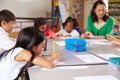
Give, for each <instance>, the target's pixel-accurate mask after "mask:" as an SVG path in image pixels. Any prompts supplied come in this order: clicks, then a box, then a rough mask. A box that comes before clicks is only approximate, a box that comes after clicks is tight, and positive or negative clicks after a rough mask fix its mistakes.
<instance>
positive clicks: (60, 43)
mask: <svg viewBox="0 0 120 80" xmlns="http://www.w3.org/2000/svg"><path fill="white" fill-rule="evenodd" d="M56 44H57V45H59V46H65V41H56Z"/></svg>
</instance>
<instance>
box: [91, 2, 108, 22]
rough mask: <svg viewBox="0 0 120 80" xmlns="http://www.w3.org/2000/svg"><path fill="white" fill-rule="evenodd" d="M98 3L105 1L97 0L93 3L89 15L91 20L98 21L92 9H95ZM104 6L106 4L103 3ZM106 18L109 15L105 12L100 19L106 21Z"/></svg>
mask: <svg viewBox="0 0 120 80" xmlns="http://www.w3.org/2000/svg"><path fill="white" fill-rule="evenodd" d="M99 4H102V5H105V3H104V2H103V1H102V0H97V1H96V2H95V3H94V5H93V7H92V10H91V17H92V20H93V22H98V19H97V15H96V13H95V12H94V10H95V9H96V7H97V6H98V5H99ZM105 6H106V5H105ZM108 18H109V16H108V15H106V13H105V15H104V16H103V18H102V19H103V20H104V21H106V20H107V19H108Z"/></svg>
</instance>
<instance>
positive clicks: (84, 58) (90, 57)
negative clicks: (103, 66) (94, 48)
mask: <svg viewBox="0 0 120 80" xmlns="http://www.w3.org/2000/svg"><path fill="white" fill-rule="evenodd" d="M75 56H76V57H78V58H79V59H80V60H82V61H84V62H85V63H106V61H104V60H102V59H100V58H98V57H96V56H94V55H90V54H88V55H75Z"/></svg>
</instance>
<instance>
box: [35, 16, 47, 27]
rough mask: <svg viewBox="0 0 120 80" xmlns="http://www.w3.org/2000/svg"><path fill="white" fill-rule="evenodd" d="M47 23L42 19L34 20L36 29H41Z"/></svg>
mask: <svg viewBox="0 0 120 80" xmlns="http://www.w3.org/2000/svg"><path fill="white" fill-rule="evenodd" d="M46 22H47V21H46V19H44V18H42V17H39V18H36V19H35V20H34V27H35V28H39V27H40V26H41V25H45V24H46Z"/></svg>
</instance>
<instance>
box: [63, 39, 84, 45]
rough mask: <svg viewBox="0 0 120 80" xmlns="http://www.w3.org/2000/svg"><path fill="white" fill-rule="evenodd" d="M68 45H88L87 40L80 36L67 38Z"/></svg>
mask: <svg viewBox="0 0 120 80" xmlns="http://www.w3.org/2000/svg"><path fill="white" fill-rule="evenodd" d="M65 43H66V45H68V44H69V45H74V46H84V45H86V40H84V39H80V38H69V39H65Z"/></svg>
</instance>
